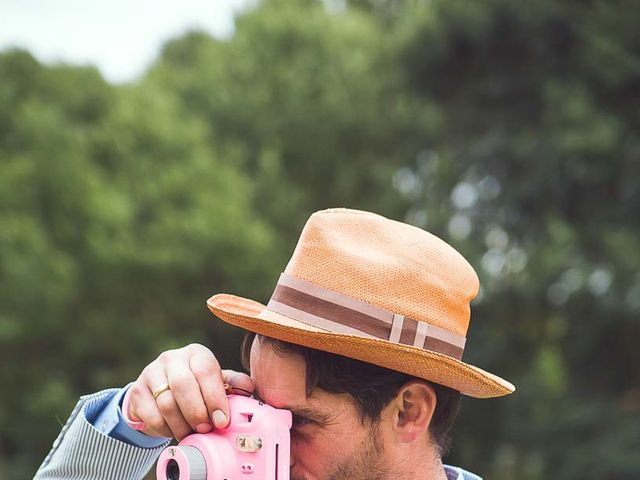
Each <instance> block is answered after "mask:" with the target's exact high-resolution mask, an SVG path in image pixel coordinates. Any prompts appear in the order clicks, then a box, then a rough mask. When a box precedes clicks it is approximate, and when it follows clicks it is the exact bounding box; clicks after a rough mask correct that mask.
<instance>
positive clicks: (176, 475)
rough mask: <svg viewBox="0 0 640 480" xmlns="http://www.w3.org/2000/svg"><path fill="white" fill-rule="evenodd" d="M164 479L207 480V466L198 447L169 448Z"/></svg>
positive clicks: (179, 446) (180, 446)
mask: <svg viewBox="0 0 640 480" xmlns="http://www.w3.org/2000/svg"><path fill="white" fill-rule="evenodd" d="M167 450H168V453H169V455H168V457H167V458H166V464H165V471H164V478H166V479H167V480H207V464H206V462H205V459H204V456H203V455H202V453H200V450H198V449H197V448H196V447H191V446H186V445H185V446H182V445H178V446H175V447H169V449H167ZM159 478H160V477H159Z"/></svg>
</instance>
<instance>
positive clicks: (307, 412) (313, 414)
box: [284, 407, 331, 424]
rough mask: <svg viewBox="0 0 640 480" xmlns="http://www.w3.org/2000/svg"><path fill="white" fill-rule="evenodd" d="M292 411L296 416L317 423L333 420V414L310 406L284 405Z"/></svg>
mask: <svg viewBox="0 0 640 480" xmlns="http://www.w3.org/2000/svg"><path fill="white" fill-rule="evenodd" d="M284 408H285V409H287V410H290V411H291V415H293V416H294V417H299V418H305V419H307V420H311V421H313V422H316V423H320V424H325V423H329V421H330V420H331V415H329V414H327V413H324V412H319V411H318V410H316V409H314V408H309V407H284Z"/></svg>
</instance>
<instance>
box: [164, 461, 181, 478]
mask: <svg viewBox="0 0 640 480" xmlns="http://www.w3.org/2000/svg"><path fill="white" fill-rule="evenodd" d="M167 480H180V467H179V466H178V462H176V461H175V460H169V463H167Z"/></svg>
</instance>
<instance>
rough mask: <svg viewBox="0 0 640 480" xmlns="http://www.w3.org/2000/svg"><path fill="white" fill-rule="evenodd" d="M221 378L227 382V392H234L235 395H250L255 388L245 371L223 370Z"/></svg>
mask: <svg viewBox="0 0 640 480" xmlns="http://www.w3.org/2000/svg"><path fill="white" fill-rule="evenodd" d="M222 379H223V381H224V383H226V384H228V385H229V386H230V387H231V388H230V391H229V392H228V393H235V394H237V395H244V396H247V397H248V396H250V395H251V394H253V391H254V390H255V385H254V384H253V380H251V377H250V376H249V375H247V374H246V373H242V372H236V371H235V370H223V371H222Z"/></svg>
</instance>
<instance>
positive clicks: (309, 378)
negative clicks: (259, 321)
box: [241, 332, 461, 456]
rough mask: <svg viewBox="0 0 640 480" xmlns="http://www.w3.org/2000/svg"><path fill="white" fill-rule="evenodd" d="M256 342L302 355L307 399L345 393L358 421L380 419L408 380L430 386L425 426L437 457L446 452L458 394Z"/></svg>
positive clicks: (246, 351) (248, 341) (246, 343)
mask: <svg viewBox="0 0 640 480" xmlns="http://www.w3.org/2000/svg"><path fill="white" fill-rule="evenodd" d="M255 336H256V335H255V333H252V332H247V334H246V335H245V337H244V339H243V341H242V347H241V348H242V350H241V360H242V365H243V366H244V368H246V369H247V370H249V357H250V353H251V345H252V343H253V339H254V338H255ZM258 339H259V340H260V341H266V342H268V343H270V344H271V345H273V347H274V348H275V349H276V351H279V352H283V353H284V352H291V353H296V354H299V355H301V356H302V358H303V359H304V361H305V364H306V379H305V384H306V390H307V392H306V393H307V396H309V395H311V392H313V390H314V389H315V388H320V389H322V390H325V391H327V392H332V393H348V394H349V395H351V396H352V397H353V399H354V400H355V402H356V407H357V409H358V412H359V413H360V419H361V421H362V422H363V423H364V422H365V421H367V420H369V421H371V422H374V423H375V422H377V421H379V420H380V415H381V413H382V410H383V409H384V408H385V407H386V406H387V405H388V404H389V403H390V402H391V400H393V399H394V398H395V397H396V395H397V394H398V392H399V391H400V388H402V386H403V385H405V384H406V383H407V382H410V381H412V380H420V381H422V382H425V383H427V384H428V385H430V386H431V387H432V388H433V389H434V391H435V394H436V408H435V412H434V414H433V418H432V419H431V423H430V425H429V433H430V435H431V438H432V440H433V442H434V444H435V445H436V447H437V448H438V452H439V454H440V456H443V455H445V454H446V453H447V452H448V451H449V446H450V444H451V436H450V431H451V427H452V426H453V422H454V420H455V419H456V416H457V415H458V410H459V408H460V399H461V395H460V393H459V392H458V391H456V390H453V389H451V388H449V387H445V386H443V385H439V384H437V383H433V382H429V381H427V380H424V379H420V378H416V377H413V376H412V375H408V374H406V373H402V372H397V371H395V370H390V369H388V368H384V367H379V366H377V365H372V364H370V363H366V362H361V361H359V360H354V359H352V358H348V357H343V356H342V355H336V354H333V353H329V352H323V351H321V350H315V349H313V348H307V347H303V346H301V345H295V344H292V343H287V342H284V341H281V340H276V339H273V338H270V337H265V336H263V335H259V336H258Z"/></svg>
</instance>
